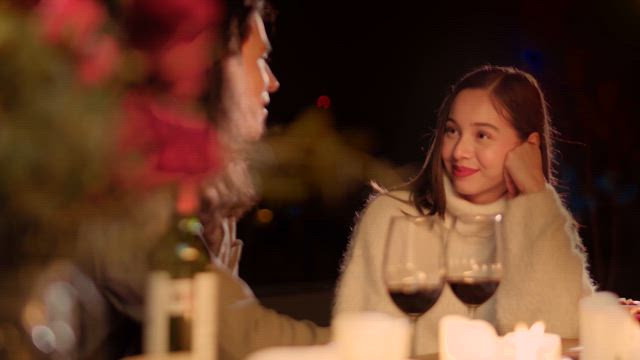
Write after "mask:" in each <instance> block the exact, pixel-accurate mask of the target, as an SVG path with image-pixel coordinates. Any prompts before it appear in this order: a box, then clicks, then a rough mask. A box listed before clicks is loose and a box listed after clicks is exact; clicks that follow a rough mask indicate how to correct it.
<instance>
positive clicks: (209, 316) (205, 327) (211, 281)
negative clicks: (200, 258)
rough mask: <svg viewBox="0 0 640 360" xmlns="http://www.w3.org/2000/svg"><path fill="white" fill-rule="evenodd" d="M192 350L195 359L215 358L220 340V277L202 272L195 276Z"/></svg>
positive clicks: (211, 359) (213, 359)
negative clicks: (218, 331)
mask: <svg viewBox="0 0 640 360" xmlns="http://www.w3.org/2000/svg"><path fill="white" fill-rule="evenodd" d="M193 281H194V286H193V287H194V294H193V323H192V328H191V329H192V336H191V351H192V353H193V358H194V359H207V360H215V359H216V357H217V340H218V333H217V329H218V277H217V274H215V273H213V272H202V273H198V274H196V276H195V278H194V280H193Z"/></svg>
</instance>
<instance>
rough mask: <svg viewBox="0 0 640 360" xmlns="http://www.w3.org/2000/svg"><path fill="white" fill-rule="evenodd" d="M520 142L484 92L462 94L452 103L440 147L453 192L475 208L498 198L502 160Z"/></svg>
mask: <svg viewBox="0 0 640 360" xmlns="http://www.w3.org/2000/svg"><path fill="white" fill-rule="evenodd" d="M521 142H522V141H521V140H520V138H519V137H518V133H517V132H516V130H515V129H514V127H513V126H512V125H511V123H510V122H509V121H508V120H507V119H506V118H505V117H504V116H502V115H501V114H500V113H498V111H497V110H496V108H495V106H494V102H492V100H491V97H490V94H489V92H488V91H487V90H484V89H465V90H462V91H461V92H460V93H459V94H458V95H457V96H456V98H455V99H454V101H453V103H452V106H451V111H450V113H449V119H448V120H447V122H446V125H445V132H444V137H443V143H442V161H443V163H444V166H445V169H446V172H447V175H448V176H449V178H450V179H451V183H452V184H453V187H454V189H455V190H456V192H457V193H458V194H459V195H460V196H462V197H463V198H465V199H466V200H468V201H470V202H472V203H476V204H486V203H490V202H493V201H495V200H498V199H499V198H500V197H502V196H503V195H504V194H505V193H506V191H507V188H506V185H505V181H504V160H505V157H506V155H507V153H508V152H509V151H510V150H511V149H513V148H514V147H516V146H517V145H519V144H520V143H521Z"/></svg>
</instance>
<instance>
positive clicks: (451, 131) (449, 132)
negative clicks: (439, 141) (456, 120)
mask: <svg viewBox="0 0 640 360" xmlns="http://www.w3.org/2000/svg"><path fill="white" fill-rule="evenodd" d="M444 133H445V134H447V135H454V134H455V133H456V129H454V128H452V127H446V128H444Z"/></svg>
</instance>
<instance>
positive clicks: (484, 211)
mask: <svg viewBox="0 0 640 360" xmlns="http://www.w3.org/2000/svg"><path fill="white" fill-rule="evenodd" d="M442 182H443V184H444V191H445V196H446V205H447V210H446V215H448V216H449V217H451V216H458V215H462V214H478V215H490V214H498V213H503V212H504V211H505V208H506V205H507V201H506V198H505V197H504V196H503V197H501V198H500V199H498V200H496V201H494V202H492V203H489V204H474V203H472V202H470V201H467V200H465V199H463V198H462V197H460V195H458V193H457V192H456V191H455V190H454V189H453V185H452V184H451V180H449V177H448V176H446V175H443V181H442Z"/></svg>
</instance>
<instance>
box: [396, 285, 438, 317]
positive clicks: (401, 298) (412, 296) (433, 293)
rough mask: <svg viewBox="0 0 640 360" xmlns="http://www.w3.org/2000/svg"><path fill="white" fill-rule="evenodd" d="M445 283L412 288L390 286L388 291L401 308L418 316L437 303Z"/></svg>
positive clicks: (410, 314) (411, 314)
mask: <svg viewBox="0 0 640 360" xmlns="http://www.w3.org/2000/svg"><path fill="white" fill-rule="evenodd" d="M443 285H444V284H442V285H440V286H437V287H421V288H416V289H410V290H407V289H403V288H401V287H397V288H393V287H390V288H389V289H388V291H389V296H391V300H393V303H394V304H396V306H397V307H398V308H399V309H400V310H402V311H403V312H404V313H405V314H407V315H409V316H416V317H418V316H420V315H422V314H424V313H425V312H427V311H428V310H429V309H431V307H433V305H435V303H436V302H437V301H438V299H439V298H440V294H441V293H442V288H443V287H444V286H443Z"/></svg>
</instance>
